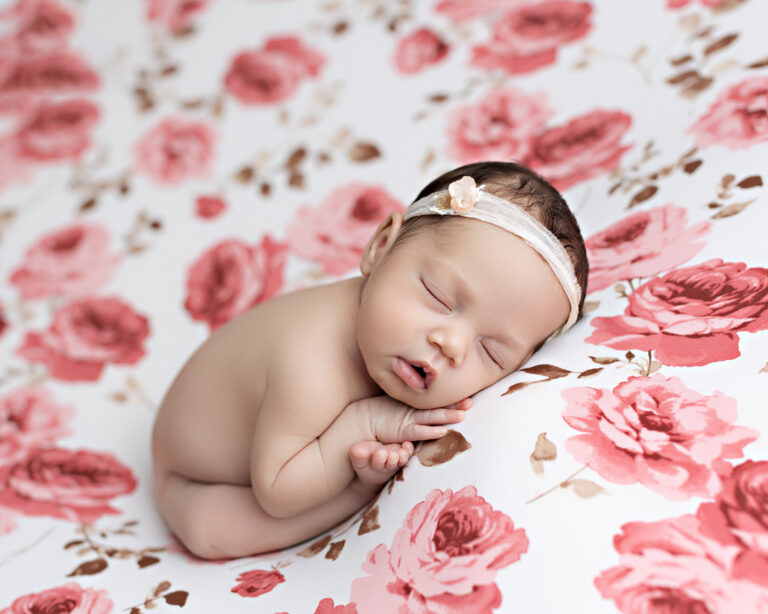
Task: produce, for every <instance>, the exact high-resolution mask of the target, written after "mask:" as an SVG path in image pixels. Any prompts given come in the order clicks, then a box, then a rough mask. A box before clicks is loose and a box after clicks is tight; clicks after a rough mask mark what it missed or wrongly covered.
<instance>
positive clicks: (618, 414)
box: [562, 373, 758, 499]
mask: <svg viewBox="0 0 768 614" xmlns="http://www.w3.org/2000/svg"><path fill="white" fill-rule="evenodd" d="M562 394H563V398H564V399H565V400H566V401H567V403H568V406H567V408H566V409H565V411H563V420H565V421H566V422H567V423H568V424H569V425H570V426H572V427H573V428H575V429H578V430H580V431H582V432H583V433H585V434H584V435H578V436H576V437H571V438H570V439H568V441H566V442H565V449H566V450H568V452H569V453H570V454H571V455H572V456H573V457H574V458H575V459H576V460H578V461H579V462H582V463H586V464H588V465H589V466H590V467H591V468H592V469H594V470H595V471H597V473H599V474H600V475H601V476H602V477H604V478H605V479H606V480H609V481H611V482H616V483H618V484H632V483H635V482H640V483H642V484H643V485H645V486H647V487H648V488H651V489H652V490H655V491H656V492H658V493H661V494H662V495H664V496H665V497H668V498H669V499H688V498H690V497H692V496H701V497H712V496H714V495H715V494H717V493H718V492H719V491H720V489H721V484H720V478H719V475H718V474H720V473H723V472H727V471H728V469H729V468H730V465H729V464H728V462H727V461H726V460H725V459H728V458H737V457H740V456H743V455H744V453H743V451H742V448H743V447H744V446H745V445H747V444H748V443H750V442H751V441H754V440H755V439H757V435H758V433H756V432H755V431H753V430H751V429H748V428H744V427H741V426H735V425H734V422H735V421H736V399H732V398H730V397H726V396H723V394H722V393H721V392H716V393H715V394H714V395H710V396H703V395H701V394H699V393H698V392H696V391H694V390H691V389H689V388H686V387H685V386H684V385H683V383H682V382H681V381H680V380H679V379H678V378H676V377H670V378H666V377H664V376H663V375H661V374H660V373H657V374H655V375H654V376H653V377H630V378H629V379H628V380H627V381H625V382H622V383H621V384H619V385H618V386H616V387H615V388H614V389H613V390H612V391H611V390H605V389H599V388H570V389H568V390H565V391H563V393H562Z"/></svg>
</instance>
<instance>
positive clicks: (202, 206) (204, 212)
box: [195, 196, 227, 220]
mask: <svg viewBox="0 0 768 614" xmlns="http://www.w3.org/2000/svg"><path fill="white" fill-rule="evenodd" d="M226 208H227V203H225V202H224V201H223V200H222V199H221V198H219V197H218V196H199V197H198V198H197V200H196V201H195V213H196V214H197V217H201V218H204V219H207V220H209V219H213V218H215V217H218V216H219V215H221V214H222V213H223V212H224V210H225V209H226Z"/></svg>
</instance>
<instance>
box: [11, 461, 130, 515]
mask: <svg viewBox="0 0 768 614" xmlns="http://www.w3.org/2000/svg"><path fill="white" fill-rule="evenodd" d="M135 488H136V478H135V477H134V475H133V473H132V472H131V470H130V469H129V468H128V467H127V466H125V465H123V464H122V463H121V462H120V461H118V460H117V459H116V458H115V457H114V456H113V455H112V454H109V453H107V452H91V451H89V450H64V449H61V448H47V449H36V450H33V451H32V452H30V454H29V455H28V456H27V457H25V458H24V459H23V460H21V461H19V462H17V463H15V464H13V465H5V466H2V467H0V506H4V507H9V508H13V509H18V510H20V511H21V512H22V513H23V514H25V515H27V516H50V517H51V518H61V519H63V520H71V521H73V522H94V521H96V520H98V519H99V518H100V517H101V516H103V515H104V514H119V513H121V512H120V510H118V509H115V508H114V507H111V506H110V504H109V501H110V499H113V498H114V497H118V496H120V495H127V494H128V493H131V492H133V491H134V489H135Z"/></svg>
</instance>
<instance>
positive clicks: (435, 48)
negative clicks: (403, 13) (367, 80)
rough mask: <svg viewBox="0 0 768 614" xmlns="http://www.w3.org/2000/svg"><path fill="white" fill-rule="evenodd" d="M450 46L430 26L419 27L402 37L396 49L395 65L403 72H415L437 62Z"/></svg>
mask: <svg viewBox="0 0 768 614" xmlns="http://www.w3.org/2000/svg"><path fill="white" fill-rule="evenodd" d="M449 49H450V47H449V46H448V45H447V44H446V43H445V42H443V40H442V39H441V38H440V37H439V36H438V35H437V34H435V33H434V32H433V31H432V30H430V29H429V28H419V29H418V30H416V31H415V32H413V33H411V34H409V35H408V36H406V37H404V38H402V39H400V42H398V44H397V49H396V50H395V57H394V62H395V67H396V68H397V70H399V71H400V72H401V73H405V74H414V73H417V72H420V71H421V70H422V69H424V68H426V67H427V66H430V65H432V64H437V63H438V62H440V60H442V59H443V58H444V57H445V56H446V55H448V51H449Z"/></svg>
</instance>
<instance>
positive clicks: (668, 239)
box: [585, 205, 712, 292]
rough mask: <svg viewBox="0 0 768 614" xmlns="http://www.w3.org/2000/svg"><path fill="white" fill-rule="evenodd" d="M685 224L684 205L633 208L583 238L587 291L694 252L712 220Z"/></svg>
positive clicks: (681, 259) (652, 272)
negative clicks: (587, 275)
mask: <svg viewBox="0 0 768 614" xmlns="http://www.w3.org/2000/svg"><path fill="white" fill-rule="evenodd" d="M686 226H688V212H687V211H686V209H685V208H684V207H675V206H673V205H664V206H663V207H656V208H654V209H648V210H646V211H637V212H635V213H632V214H630V215H628V216H627V217H625V218H623V219H621V220H619V221H618V222H615V223H614V224H611V225H610V226H609V227H608V228H606V229H605V230H601V231H600V232H598V233H596V234H594V235H592V236H591V237H589V238H588V239H587V241H586V243H585V244H586V247H587V256H588V258H589V283H588V284H587V287H588V290H587V291H588V292H595V291H597V290H602V289H603V288H607V287H608V286H610V285H611V284H613V283H615V282H617V281H619V280H621V279H633V278H635V277H652V276H653V275H656V274H657V273H660V272H661V271H665V270H668V269H672V268H674V267H676V266H677V265H679V264H682V263H683V262H685V261H686V260H690V259H691V258H692V257H693V256H695V255H696V254H697V253H698V252H699V251H700V250H701V248H703V247H704V244H705V243H704V240H703V237H704V235H706V234H707V233H708V232H709V229H710V227H711V226H712V222H709V221H704V222H699V223H698V224H694V225H693V226H691V227H689V228H686Z"/></svg>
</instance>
